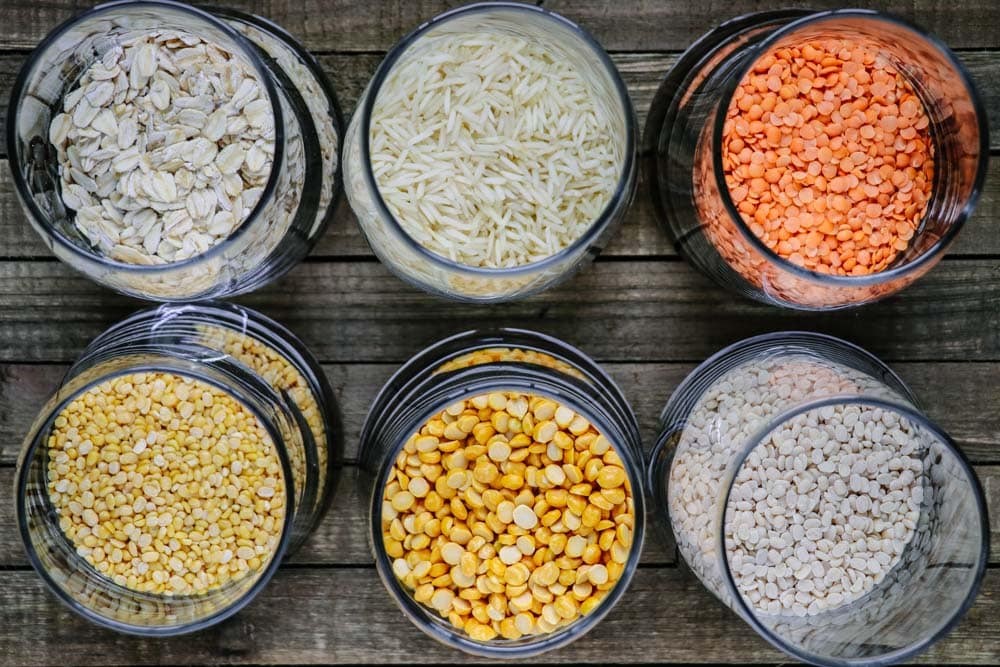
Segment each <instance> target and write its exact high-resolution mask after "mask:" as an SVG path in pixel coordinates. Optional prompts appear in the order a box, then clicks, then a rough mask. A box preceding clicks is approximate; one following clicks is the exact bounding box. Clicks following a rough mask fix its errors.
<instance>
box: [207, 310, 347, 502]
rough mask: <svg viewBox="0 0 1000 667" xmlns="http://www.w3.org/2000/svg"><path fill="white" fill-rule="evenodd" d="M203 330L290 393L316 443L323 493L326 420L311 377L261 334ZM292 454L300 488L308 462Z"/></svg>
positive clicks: (213, 343) (216, 343)
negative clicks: (258, 336) (306, 376)
mask: <svg viewBox="0 0 1000 667" xmlns="http://www.w3.org/2000/svg"><path fill="white" fill-rule="evenodd" d="M200 331H201V333H202V335H204V336H205V337H206V342H207V343H208V344H209V345H210V346H212V347H214V348H218V349H220V350H222V351H223V352H225V353H226V354H228V355H230V356H232V357H233V358H234V359H236V360H237V361H239V362H240V363H242V364H244V365H246V366H248V367H249V368H251V369H252V370H253V371H254V372H255V373H256V374H257V375H259V376H260V377H261V378H262V379H263V380H264V381H265V382H267V383H268V384H269V385H270V386H271V387H272V388H273V389H275V390H276V391H278V392H279V393H282V394H287V396H288V397H289V398H291V399H292V402H293V403H294V404H295V407H297V408H298V410H299V413H300V414H301V415H302V418H303V419H304V420H305V422H306V425H308V426H309V431H310V433H311V434H312V436H313V441H314V442H315V444H316V456H317V461H318V464H319V470H320V475H319V483H320V484H319V493H320V494H321V493H322V491H323V486H324V485H325V484H326V474H325V470H326V465H327V457H328V453H327V437H326V424H325V422H324V419H323V413H322V410H321V409H320V406H319V403H318V402H317V400H316V395H315V394H314V393H313V390H312V387H311V386H310V384H309V381H308V380H306V378H305V377H303V375H302V373H300V372H299V370H298V369H297V368H296V367H295V365H294V364H292V362H291V361H290V360H289V359H288V358H287V357H285V356H284V355H283V354H282V353H280V352H278V351H277V350H276V349H274V348H273V347H271V346H270V345H267V344H265V343H264V342H263V341H261V340H260V339H258V338H255V337H253V336H249V335H247V334H245V333H242V332H238V331H233V330H232V329H225V328H223V327H215V326H208V325H203V326H201V327H200ZM288 454H289V458H290V459H291V464H292V476H293V478H294V479H293V481H294V483H295V486H296V489H297V490H299V489H298V487H299V486H300V485H301V484H303V483H304V480H305V479H306V462H305V460H304V459H303V458H302V456H301V455H300V453H299V452H298V450H297V449H296V448H289V450H288Z"/></svg>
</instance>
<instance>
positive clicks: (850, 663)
mask: <svg viewBox="0 0 1000 667" xmlns="http://www.w3.org/2000/svg"><path fill="white" fill-rule="evenodd" d="M844 404H852V405H868V406H872V407H875V408H881V409H884V410H887V411H891V412H895V413H898V414H900V415H901V416H903V417H905V418H906V419H908V420H910V421H912V422H913V423H915V424H917V425H918V426H919V427H920V428H921V429H924V430H926V431H927V432H929V433H930V434H931V435H932V436H933V437H934V438H935V439H936V440H937V441H938V442H940V443H941V444H942V445H944V447H945V449H946V450H947V451H948V452H949V453H950V454H951V455H952V456H953V457H954V460H956V461H958V463H959V464H960V465H961V467H962V471H963V472H964V473H965V477H966V480H967V481H968V483H969V487H970V488H971V490H972V495H973V497H974V498H975V501H976V507H977V509H978V512H977V514H978V522H977V523H978V526H979V534H980V537H981V539H980V550H979V559H978V562H977V563H976V571H975V573H974V574H973V575H972V578H971V582H972V583H971V585H970V586H969V590H968V591H966V594H965V598H964V599H963V600H962V603H961V604H960V605H958V607H957V608H956V609H955V611H954V613H952V615H951V616H950V617H949V618H948V619H947V621H945V622H944V623H942V624H941V625H940V627H938V629H937V630H936V631H935V632H933V633H931V634H929V635H928V636H926V637H923V638H921V639H920V640H918V641H914V642H911V643H910V644H909V645H907V646H904V647H902V648H898V649H895V650H893V651H890V652H888V653H885V654H882V655H879V656H877V657H874V658H872V657H865V658H856V659H853V658H848V659H844V658H833V657H830V656H820V655H817V654H815V653H811V652H809V651H807V650H805V649H802V648H800V647H797V646H795V645H794V644H792V643H791V642H789V641H787V640H785V639H784V638H783V637H781V636H780V635H778V634H777V633H776V632H773V631H772V630H771V629H770V628H768V627H767V626H766V625H765V624H764V623H762V622H761V621H760V619H759V618H758V616H759V615H758V613H757V612H756V611H754V609H753V608H752V607H751V606H750V605H749V604H748V603H747V601H746V600H745V599H744V598H743V595H742V594H741V593H740V591H739V588H738V586H737V584H736V581H735V578H734V577H733V573H732V571H731V568H730V565H729V559H728V558H727V557H726V544H725V542H726V536H725V530H724V528H723V529H720V530H719V531H717V536H716V537H717V539H716V540H715V547H716V554H718V556H717V557H716V558H717V560H718V561H721V563H722V566H721V567H720V568H719V569H720V570H721V571H722V573H723V576H722V580H723V585H724V587H725V591H726V593H727V594H728V595H729V596H730V598H731V599H733V600H734V601H735V605H737V607H738V608H737V609H735V611H736V612H737V613H738V614H739V615H740V616H741V617H743V618H744V619H745V620H746V622H747V623H748V624H749V625H750V626H751V627H752V628H753V629H754V630H755V631H756V632H757V633H758V634H759V635H760V636H761V637H763V638H764V639H765V640H767V642H768V643H770V644H771V645H772V646H774V647H775V648H777V649H779V650H781V651H783V652H785V653H787V654H788V655H791V656H792V657H794V658H795V659H797V660H802V661H803V662H807V663H810V664H818V665H824V666H825V667H860V666H861V665H889V664H895V663H897V662H902V661H903V660H906V659H908V658H911V657H913V656H914V655H916V654H918V653H920V652H922V651H924V650H926V649H927V648H928V647H930V646H931V645H932V644H934V643H935V642H937V641H938V640H939V639H941V638H942V637H944V635H946V634H947V633H948V632H950V631H951V630H952V628H954V627H955V625H957V624H958V622H959V621H960V620H961V618H962V617H963V616H964V615H965V613H966V612H967V611H968V610H969V608H970V607H971V606H972V604H973V602H974V601H975V599H976V596H977V595H978V593H979V590H980V588H981V586H982V580H983V577H984V575H985V574H986V565H987V562H988V561H989V550H990V544H989V542H990V541H989V535H990V528H989V519H988V516H987V507H986V497H985V495H984V493H983V488H982V485H981V483H980V481H979V477H978V476H977V475H976V472H975V470H974V469H973V467H972V463H971V462H970V461H969V459H968V458H967V457H966V456H965V454H964V453H963V452H962V450H961V449H960V448H959V447H958V445H957V444H955V441H954V440H953V439H952V438H951V436H949V435H948V434H947V433H946V432H945V431H944V430H943V429H941V428H940V427H939V426H938V425H937V424H935V423H934V422H933V421H931V420H930V419H929V418H927V417H925V416H924V415H923V414H922V413H921V412H920V411H919V410H918V409H916V408H914V407H911V406H908V405H905V404H903V403H899V402H895V401H890V400H886V399H882V398H876V397H871V396H860V397H859V396H850V395H847V396H845V395H840V396H828V397H824V398H820V399H816V400H813V401H809V402H807V403H805V404H803V405H799V406H795V407H793V408H792V409H790V410H786V411H784V412H782V413H781V414H779V415H776V416H775V417H773V418H772V419H770V420H768V423H767V424H765V425H764V426H763V427H762V428H761V429H759V430H758V431H757V432H756V433H755V434H754V435H752V436H750V437H749V438H747V444H746V446H745V447H744V448H743V450H742V451H740V452H739V453H738V454H737V456H736V458H734V459H733V461H732V462H731V463H730V465H729V467H728V470H732V471H739V470H740V469H741V468H742V467H743V464H744V462H745V461H746V459H747V457H748V456H749V455H750V453H751V452H753V451H754V450H755V449H756V448H757V447H758V446H759V445H760V444H761V442H763V440H764V438H766V437H767V436H768V435H770V434H771V433H773V432H774V430H775V429H777V428H779V427H780V426H781V424H783V423H785V422H787V421H788V420H790V419H794V418H795V417H797V416H799V415H802V414H805V413H808V412H811V411H813V410H817V409H821V408H824V407H829V406H833V405H844ZM735 481H736V474H733V476H732V478H731V479H729V480H728V483H727V484H726V490H725V495H724V497H723V498H722V501H723V502H722V505H721V507H722V516H721V518H720V521H721V525H723V526H724V522H725V515H726V513H727V511H728V507H729V498H730V495H731V493H732V490H733V486H734V484H735Z"/></svg>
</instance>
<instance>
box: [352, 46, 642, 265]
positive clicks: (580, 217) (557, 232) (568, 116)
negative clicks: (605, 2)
mask: <svg viewBox="0 0 1000 667" xmlns="http://www.w3.org/2000/svg"><path fill="white" fill-rule="evenodd" d="M602 90H603V89H601V88H600V87H599V86H598V85H596V84H595V82H593V81H588V80H586V79H585V78H584V77H583V76H581V74H580V72H579V71H577V69H575V68H574V67H573V66H572V65H570V64H569V63H568V62H567V59H566V58H564V57H559V56H558V55H557V54H556V53H554V52H552V51H550V50H549V49H547V48H545V47H543V46H541V45H539V44H537V43H533V42H528V41H526V40H524V39H521V38H519V37H515V36H512V35H508V34H503V35H499V34H491V33H489V32H483V33H480V34H474V33H463V34H445V35H438V36H428V37H425V38H424V39H423V40H421V41H420V42H418V43H417V44H416V45H415V46H414V47H412V48H411V51H410V52H408V53H407V54H405V56H404V59H403V61H401V62H400V63H399V64H398V65H397V67H396V68H395V69H394V70H393V71H392V72H391V73H390V75H389V76H388V77H387V79H386V81H385V82H384V84H383V86H382V88H381V90H380V91H379V94H378V96H377V98H376V100H375V104H374V109H373V113H372V120H371V134H370V142H371V143H370V153H371V165H372V170H373V173H374V175H375V180H376V182H377V184H378V188H379V192H380V193H381V195H382V198H383V200H384V201H385V203H386V205H387V206H388V208H389V210H390V212H391V213H392V214H393V216H394V217H395V218H396V219H397V220H398V221H399V222H400V224H401V225H402V227H403V229H404V230H405V231H406V232H407V233H408V234H409V235H410V236H411V237H412V238H413V239H415V240H416V241H417V242H418V243H420V244H421V245H423V246H424V247H426V248H427V249H429V250H431V251H432V252H434V253H436V254H438V255H441V256H444V257H447V258H449V259H451V260H453V261H455V262H458V263H461V264H465V265H469V266H476V267H487V268H509V267H515V266H521V265H525V264H530V263H533V262H537V261H539V260H542V259H544V258H546V257H549V256H551V255H554V254H556V253H558V252H559V251H560V250H562V249H564V248H566V247H567V246H569V245H570V244H571V243H572V242H573V241H574V240H576V239H578V238H579V237H580V236H582V235H583V234H584V233H585V232H586V231H587V229H588V228H589V227H590V226H591V224H592V223H593V222H594V221H595V220H596V219H597V218H598V217H599V216H600V215H601V213H602V212H603V211H604V209H605V208H606V206H607V205H608V202H609V201H610V199H611V196H612V194H613V193H614V191H615V187H616V185H617V184H618V181H619V179H620V178H621V171H622V163H623V154H624V144H625V131H624V121H623V117H622V113H621V111H620V110H618V109H617V107H615V108H614V109H613V110H612V109H609V105H617V99H613V100H608V99H607V98H608V97H611V95H610V94H609V93H604V92H602Z"/></svg>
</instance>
